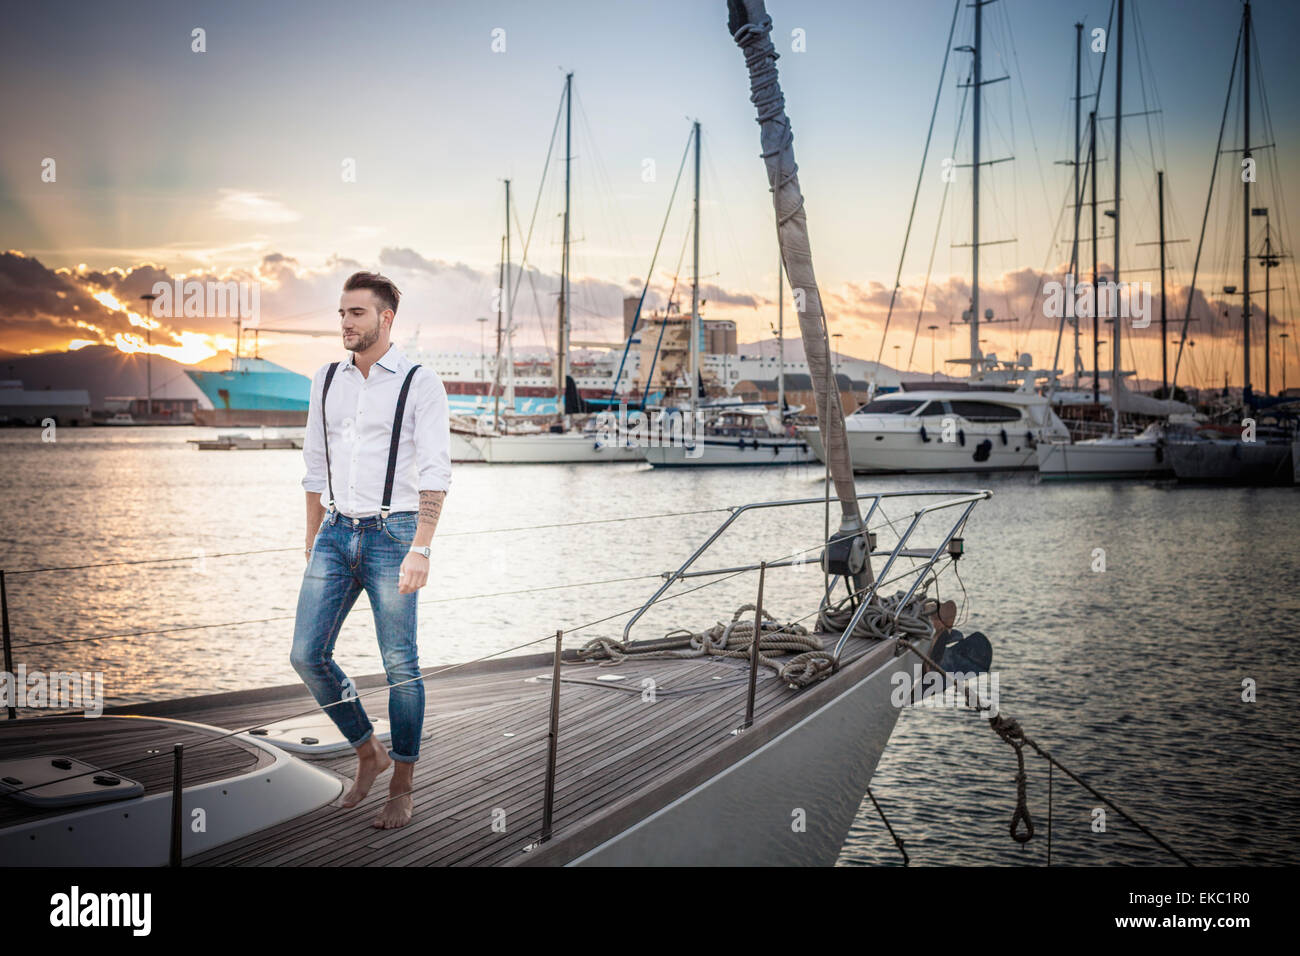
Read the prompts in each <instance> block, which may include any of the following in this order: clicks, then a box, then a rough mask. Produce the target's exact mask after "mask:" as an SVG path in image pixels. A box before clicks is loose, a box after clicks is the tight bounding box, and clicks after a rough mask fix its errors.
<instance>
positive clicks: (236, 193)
mask: <svg viewBox="0 0 1300 956" xmlns="http://www.w3.org/2000/svg"><path fill="white" fill-rule="evenodd" d="M214 213H215V214H216V216H217V217H218V218H220V219H231V220H234V221H236V222H256V223H263V224H271V223H280V222H296V221H297V220H299V219H301V218H302V216H301V215H299V214H298V213H296V212H294V211H293V210H292V209H290V208H289V207H288V206H286V205H284V203H282V202H280V200H278V199H272V198H270V197H269V196H265V195H263V194H262V193H254V192H246V191H244V190H242V189H223V190H221V198H220V199H219V200H217V205H216V208H215V210H214Z"/></svg>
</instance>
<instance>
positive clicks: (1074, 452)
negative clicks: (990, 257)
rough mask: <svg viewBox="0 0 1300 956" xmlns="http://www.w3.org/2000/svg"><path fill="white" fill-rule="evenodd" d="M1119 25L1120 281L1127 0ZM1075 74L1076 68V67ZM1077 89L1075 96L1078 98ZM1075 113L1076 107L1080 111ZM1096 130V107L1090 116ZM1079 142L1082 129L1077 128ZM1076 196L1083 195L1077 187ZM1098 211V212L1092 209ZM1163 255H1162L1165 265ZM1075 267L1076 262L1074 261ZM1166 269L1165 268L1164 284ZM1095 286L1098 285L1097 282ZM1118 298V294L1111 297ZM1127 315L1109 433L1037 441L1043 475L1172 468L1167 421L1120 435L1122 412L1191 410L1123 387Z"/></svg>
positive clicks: (1125, 474)
mask: <svg viewBox="0 0 1300 956" xmlns="http://www.w3.org/2000/svg"><path fill="white" fill-rule="evenodd" d="M1116 17H1117V19H1116V27H1117V29H1116V31H1115V47H1114V49H1115V147H1114V148H1115V183H1114V185H1115V197H1114V205H1113V206H1112V209H1113V222H1114V229H1115V234H1114V240H1115V252H1114V266H1113V268H1114V276H1113V279H1112V281H1113V282H1114V283H1115V284H1116V286H1118V284H1119V281H1120V279H1119V275H1120V218H1121V212H1120V210H1121V206H1120V160H1121V158H1122V155H1123V154H1122V150H1121V148H1120V146H1121V143H1122V142H1123V140H1122V139H1121V136H1120V133H1121V121H1122V119H1123V116H1124V99H1123V96H1124V0H1118V2H1117V7H1116ZM1075 75H1076V77H1077V75H1078V72H1077V70H1076V74H1075ZM1078 93H1079V91H1078V89H1077V87H1076V90H1075V97H1076V102H1078ZM1076 117H1077V111H1076ZM1089 122H1090V125H1091V126H1092V129H1093V131H1094V134H1095V130H1096V125H1095V124H1096V113H1095V111H1094V113H1093V114H1092V116H1091V117H1090V119H1089ZM1075 137H1076V143H1077V142H1078V129H1077V126H1076V130H1075ZM1091 140H1092V146H1091V147H1090V149H1089V161H1088V167H1089V174H1090V175H1091V176H1092V177H1093V183H1094V195H1095V183H1096V137H1095V135H1094V136H1092V137H1091ZM1160 183H1161V189H1160V192H1159V203H1160V222H1161V229H1162V235H1163V223H1164V189H1163V177H1161V179H1160ZM1075 198H1076V201H1077V200H1078V199H1079V198H1081V197H1080V196H1079V194H1078V190H1077V189H1076V190H1075ZM1094 216H1095V213H1094ZM1075 248H1076V249H1077V248H1078V216H1077V215H1076V217H1075ZM1163 263H1164V257H1163V255H1162V256H1161V268H1162V270H1163ZM1071 267H1072V268H1073V263H1072V265H1071ZM1163 284H1164V273H1163V271H1162V272H1161V285H1162V287H1163ZM1094 288H1096V285H1095V283H1094ZM1097 301H1098V297H1097V296H1094V298H1093V311H1096V310H1097ZM1112 301H1117V300H1112ZM1123 325H1124V323H1123V321H1122V319H1121V318H1120V317H1119V316H1118V315H1117V316H1116V317H1115V318H1114V320H1113V321H1112V322H1111V369H1110V412H1111V433H1110V434H1109V435H1107V436H1104V437H1100V438H1092V439H1086V440H1083V441H1077V442H1070V441H1068V440H1066V441H1059V442H1043V443H1041V444H1039V445H1038V448H1037V459H1038V462H1037V464H1038V472H1039V474H1040V475H1041V476H1042V477H1043V478H1047V479H1056V478H1158V477H1161V476H1164V475H1169V474H1171V473H1172V471H1173V469H1172V466H1171V465H1170V463H1169V461H1168V458H1167V456H1166V454H1165V447H1166V443H1167V442H1166V438H1167V430H1168V428H1169V427H1175V428H1176V427H1177V426H1176V425H1175V426H1166V425H1163V424H1159V423H1154V424H1152V425H1150V426H1148V427H1147V428H1146V429H1145V430H1143V431H1142V432H1141V433H1140V434H1137V435H1122V434H1121V433H1120V415H1121V414H1122V413H1124V412H1133V413H1138V414H1143V415H1148V416H1164V417H1166V418H1169V417H1171V416H1185V417H1186V416H1191V415H1192V413H1193V409H1192V407H1191V406H1190V405H1186V404H1184V403H1182V402H1175V401H1170V400H1167V399H1156V398H1151V397H1150V396H1147V395H1137V394H1134V393H1133V392H1130V391H1128V390H1127V389H1125V388H1124V374H1125V373H1124V372H1123V371H1122V369H1121V358H1122V354H1123V353H1122V351H1121V348H1120V341H1121V339H1122V330H1123Z"/></svg>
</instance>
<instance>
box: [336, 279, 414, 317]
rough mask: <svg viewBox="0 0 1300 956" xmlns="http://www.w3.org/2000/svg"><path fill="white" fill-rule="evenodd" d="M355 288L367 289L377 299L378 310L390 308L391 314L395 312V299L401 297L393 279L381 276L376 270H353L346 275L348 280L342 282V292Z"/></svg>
mask: <svg viewBox="0 0 1300 956" xmlns="http://www.w3.org/2000/svg"><path fill="white" fill-rule="evenodd" d="M357 289H369V290H370V291H371V292H373V293H374V294H375V298H377V299H378V300H379V311H380V312H383V311H384V309H392V310H393V315H396V314H397V300H398V299H400V298H401V297H402V293H401V292H399V291H398V289H397V286H396V285H394V283H393V280H392V279H389V278H386V277H384V276H381V275H380V274H379V273H378V272H354V273H352V275H350V276H348V281H347V282H345V283H343V291H344V292H353V291H355V290H357Z"/></svg>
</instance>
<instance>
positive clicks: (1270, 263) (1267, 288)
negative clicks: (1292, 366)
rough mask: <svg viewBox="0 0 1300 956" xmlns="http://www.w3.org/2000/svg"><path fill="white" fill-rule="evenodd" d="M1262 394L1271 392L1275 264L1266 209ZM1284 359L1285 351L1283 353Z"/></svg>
mask: <svg viewBox="0 0 1300 956" xmlns="http://www.w3.org/2000/svg"><path fill="white" fill-rule="evenodd" d="M1263 262H1264V394H1265V395H1270V394H1272V387H1273V386H1272V364H1271V362H1272V356H1271V355H1270V354H1269V352H1270V350H1271V349H1272V345H1271V344H1270V342H1269V329H1268V325H1269V322H1271V321H1272V318H1271V316H1272V313H1271V312H1270V311H1269V306H1270V304H1271V303H1270V302H1269V294H1270V292H1271V291H1272V288H1273V286H1272V276H1273V267H1274V266H1275V265H1277V260H1276V259H1274V258H1273V236H1272V232H1271V230H1270V229H1269V227H1268V210H1267V209H1265V210H1264V258H1263ZM1283 361H1285V353H1283Z"/></svg>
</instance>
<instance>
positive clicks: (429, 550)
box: [410, 545, 433, 558]
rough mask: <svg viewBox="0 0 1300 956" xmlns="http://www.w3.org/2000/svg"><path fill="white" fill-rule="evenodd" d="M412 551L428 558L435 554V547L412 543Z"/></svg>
mask: <svg viewBox="0 0 1300 956" xmlns="http://www.w3.org/2000/svg"><path fill="white" fill-rule="evenodd" d="M410 551H411V553H412V554H422V555H424V556H425V557H426V558H427V557H429V556H430V555H432V554H433V548H417V547H416V546H415V545H411V547H410Z"/></svg>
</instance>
